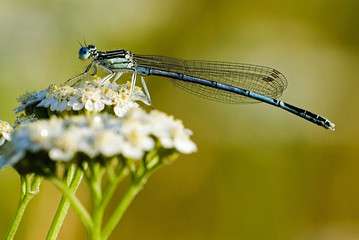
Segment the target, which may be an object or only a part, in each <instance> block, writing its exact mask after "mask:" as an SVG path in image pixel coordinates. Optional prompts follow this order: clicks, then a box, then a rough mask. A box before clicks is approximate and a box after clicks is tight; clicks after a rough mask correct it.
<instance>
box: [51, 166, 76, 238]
mask: <svg viewBox="0 0 359 240" xmlns="http://www.w3.org/2000/svg"><path fill="white" fill-rule="evenodd" d="M82 177H83V172H82V170H81V169H80V168H79V167H77V166H76V165H75V164H73V165H71V166H70V167H69V171H68V179H67V184H68V185H69V191H70V192H72V193H73V194H75V192H76V190H77V188H78V186H79V185H80V183H81V180H82ZM70 205H71V202H70V200H69V199H68V198H67V197H65V196H64V195H63V196H62V198H61V201H60V204H59V207H58V208H57V211H56V215H55V217H54V220H53V221H52V224H51V226H50V229H49V232H48V233H47V236H46V239H47V240H50V239H51V240H52V239H56V238H57V236H58V234H59V232H60V229H61V226H62V223H63V221H64V220H65V217H66V214H67V211H68V209H69V207H70Z"/></svg>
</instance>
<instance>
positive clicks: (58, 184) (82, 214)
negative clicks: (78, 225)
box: [49, 178, 93, 231]
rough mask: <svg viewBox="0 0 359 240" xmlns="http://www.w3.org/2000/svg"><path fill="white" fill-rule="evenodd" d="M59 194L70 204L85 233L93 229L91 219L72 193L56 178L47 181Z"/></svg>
mask: <svg viewBox="0 0 359 240" xmlns="http://www.w3.org/2000/svg"><path fill="white" fill-rule="evenodd" d="M49 180H50V181H51V182H52V183H53V184H54V185H55V186H56V187H57V188H58V189H59V190H60V191H61V192H62V194H63V195H64V196H65V197H66V198H67V199H68V200H69V201H70V204H71V206H72V208H73V209H74V211H75V212H76V214H77V216H78V217H79V218H80V219H81V221H82V223H83V224H84V225H85V227H86V229H87V231H90V229H92V227H93V222H92V219H91V217H90V215H89V213H88V212H87V210H86V208H85V207H84V206H83V205H82V204H81V202H80V200H79V199H78V198H77V197H76V196H75V194H74V193H73V191H71V190H70V188H69V187H68V186H67V185H66V184H65V183H64V182H62V181H60V180H58V179H57V178H50V179H49Z"/></svg>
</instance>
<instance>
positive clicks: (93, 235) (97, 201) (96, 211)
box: [88, 161, 105, 240]
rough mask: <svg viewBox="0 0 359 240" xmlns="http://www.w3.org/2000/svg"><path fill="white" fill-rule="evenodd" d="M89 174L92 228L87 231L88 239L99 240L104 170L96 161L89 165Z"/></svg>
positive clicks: (102, 212) (102, 210)
mask: <svg viewBox="0 0 359 240" xmlns="http://www.w3.org/2000/svg"><path fill="white" fill-rule="evenodd" d="M90 170H91V174H89V176H90V178H89V179H88V180H89V184H90V190H91V195H92V222H93V226H92V228H91V229H90V231H89V237H90V239H92V240H100V239H101V227H102V220H103V215H104V209H103V208H101V200H102V178H103V175H104V173H105V170H104V168H102V166H101V164H100V163H99V162H97V161H95V162H91V163H90Z"/></svg>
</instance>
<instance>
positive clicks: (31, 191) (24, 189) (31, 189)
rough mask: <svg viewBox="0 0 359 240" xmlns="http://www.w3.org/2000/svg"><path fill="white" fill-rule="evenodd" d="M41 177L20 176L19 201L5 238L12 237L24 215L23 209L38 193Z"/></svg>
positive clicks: (6, 239)
mask: <svg viewBox="0 0 359 240" xmlns="http://www.w3.org/2000/svg"><path fill="white" fill-rule="evenodd" d="M42 179H43V177H40V176H37V175H36V176H33V175H26V176H25V177H24V176H21V180H20V181H21V190H20V201H19V204H18V207H17V210H16V214H15V217H14V219H13V221H12V223H11V226H10V228H9V230H8V232H7V234H6V237H5V240H10V239H14V237H15V234H16V231H17V229H18V227H19V224H20V222H21V219H22V217H23V216H24V213H25V209H26V207H27V205H28V204H29V202H30V201H31V199H32V198H33V197H34V196H35V195H36V194H37V193H38V191H39V186H40V184H41V181H42Z"/></svg>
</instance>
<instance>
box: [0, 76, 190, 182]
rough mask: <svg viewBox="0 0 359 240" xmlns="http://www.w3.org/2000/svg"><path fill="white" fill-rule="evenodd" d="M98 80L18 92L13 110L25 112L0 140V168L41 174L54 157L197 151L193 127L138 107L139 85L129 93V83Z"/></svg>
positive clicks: (75, 159) (141, 98)
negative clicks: (102, 84) (18, 99)
mask: <svg viewBox="0 0 359 240" xmlns="http://www.w3.org/2000/svg"><path fill="white" fill-rule="evenodd" d="M100 81H101V80H97V79H95V80H94V81H93V82H87V83H84V84H82V85H79V86H76V87H70V86H62V87H56V86H51V87H50V88H49V89H47V90H43V91H40V92H39V93H31V94H27V95H26V96H24V97H22V98H20V101H21V102H22V104H21V106H20V107H18V108H16V111H17V112H21V111H25V113H26V114H27V115H22V116H21V117H19V118H18V119H17V120H16V128H15V130H14V131H13V133H12V136H11V141H10V142H6V143H5V144H4V145H3V146H2V149H1V157H0V168H1V167H2V166H1V165H11V166H14V167H15V168H16V169H17V170H18V171H19V173H25V174H26V173H31V172H36V173H39V174H42V175H46V174H50V173H52V172H53V171H55V168H56V163H58V162H64V163H71V162H79V161H86V160H89V159H97V160H99V161H102V162H104V161H106V160H107V159H112V158H114V157H118V158H125V159H130V160H134V161H136V160H143V159H144V157H145V156H146V154H148V153H150V152H156V153H162V154H166V155H168V156H169V155H171V154H172V155H173V154H175V153H178V152H179V153H186V154H187V153H192V152H194V151H196V145H195V144H194V143H193V142H192V141H191V140H190V136H191V134H192V132H191V131H190V130H188V129H186V128H185V127H184V126H183V124H182V122H181V121H179V120H175V119H174V118H173V117H172V116H168V115H166V114H164V113H161V112H159V111H156V110H152V111H150V112H149V113H148V112H146V111H145V110H142V109H141V108H139V107H138V106H139V105H138V104H137V103H136V102H135V101H134V100H139V101H142V102H143V103H145V104H148V100H147V97H146V95H145V94H143V92H142V91H141V90H140V88H137V87H135V90H134V92H133V93H132V96H130V93H129V86H128V84H124V85H117V84H114V83H109V84H107V85H105V86H99V85H98V82H100ZM81 113H82V114H81ZM4 127H5V125H4ZM3 132H4V131H3ZM0 136H1V135H0ZM2 136H4V138H5V139H6V140H8V139H7V138H6V137H7V136H8V135H6V134H4V133H2ZM9 137H10V136H8V138H9Z"/></svg>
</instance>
